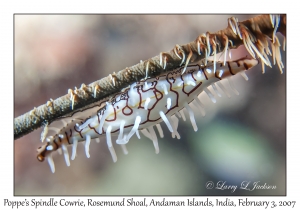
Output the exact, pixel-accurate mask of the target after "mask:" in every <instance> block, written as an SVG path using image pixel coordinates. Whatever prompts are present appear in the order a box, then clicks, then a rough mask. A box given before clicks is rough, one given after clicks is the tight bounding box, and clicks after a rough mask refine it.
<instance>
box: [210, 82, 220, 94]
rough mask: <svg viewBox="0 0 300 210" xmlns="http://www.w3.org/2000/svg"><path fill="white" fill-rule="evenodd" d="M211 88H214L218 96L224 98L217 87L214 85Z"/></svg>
mask: <svg viewBox="0 0 300 210" xmlns="http://www.w3.org/2000/svg"><path fill="white" fill-rule="evenodd" d="M211 86H212V88H213V89H214V91H215V92H216V93H217V95H218V96H219V97H222V95H221V93H220V92H219V91H218V89H217V87H216V85H215V84H214V83H213V84H212V85H211Z"/></svg>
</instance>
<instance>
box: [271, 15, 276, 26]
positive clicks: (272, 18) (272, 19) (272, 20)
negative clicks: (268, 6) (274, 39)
mask: <svg viewBox="0 0 300 210" xmlns="http://www.w3.org/2000/svg"><path fill="white" fill-rule="evenodd" d="M270 20H271V23H272V27H273V28H274V21H275V19H274V16H273V15H272V14H270Z"/></svg>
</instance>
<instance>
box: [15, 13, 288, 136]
mask: <svg viewBox="0 0 300 210" xmlns="http://www.w3.org/2000/svg"><path fill="white" fill-rule="evenodd" d="M239 24H241V25H242V26H246V28H247V29H248V31H249V32H251V33H252V34H253V35H254V36H255V37H259V36H261V35H266V36H268V37H270V38H271V39H272V36H273V32H274V28H273V25H272V23H271V21H270V16H269V15H259V16H256V17H254V18H251V19H249V20H246V21H243V22H239ZM277 31H278V32H280V33H281V34H283V35H284V36H285V35H286V15H280V24H279V26H278V29H277ZM206 37H207V38H206ZM228 40H229V41H230V43H231V44H228ZM242 44H244V43H243V40H241V39H240V37H239V34H235V33H234V32H233V30H232V27H230V25H228V27H227V28H225V29H223V30H220V31H218V32H216V33H209V32H207V33H206V35H205V36H203V35H202V36H199V37H197V39H196V40H195V41H193V42H190V43H188V44H185V45H180V46H179V45H176V46H175V47H174V49H172V50H171V51H169V52H163V53H162V54H161V55H163V59H165V60H166V63H165V65H161V56H160V55H158V56H155V57H153V58H150V59H148V60H145V61H143V62H141V63H139V64H136V65H134V66H132V67H126V68H125V69H123V70H121V71H119V72H117V73H114V74H112V75H109V76H107V77H105V78H102V79H100V80H98V81H95V82H93V83H91V84H89V85H87V86H85V85H82V86H81V88H80V89H77V90H69V93H68V94H67V95H65V96H62V97H60V98H57V99H55V100H53V101H48V102H47V103H46V104H44V105H41V106H39V107H37V108H34V109H33V110H31V111H29V112H27V113H25V114H23V115H21V116H19V117H17V118H15V120H14V139H18V138H20V137H21V136H23V135H26V134H28V133H30V132H31V131H33V130H35V129H37V128H39V127H41V126H43V125H45V124H47V123H48V124H50V123H51V122H53V121H54V120H56V119H58V118H59V117H62V116H65V115H70V114H72V113H73V112H74V111H75V110H80V109H82V108H84V107H86V106H88V105H90V104H92V103H94V102H97V101H101V100H105V99H107V98H108V97H110V96H112V95H113V94H115V93H117V92H119V91H121V90H122V89H123V88H125V87H127V86H128V85H131V84H132V83H134V82H137V81H140V80H142V79H144V78H145V77H146V75H147V76H148V77H156V76H158V75H161V74H164V73H166V72H170V71H172V70H174V69H176V68H178V67H179V66H180V65H182V64H184V63H186V62H196V61H199V60H202V59H205V58H206V53H205V52H206V50H207V51H208V52H210V53H209V55H211V53H212V52H213V50H215V52H216V53H219V52H222V51H223V50H224V48H225V47H226V46H228V47H229V48H237V47H239V46H240V45H242ZM199 49H200V52H201V55H199V53H198V50H199ZM188 59H189V60H188ZM147 66H148V70H147V71H146V69H147Z"/></svg>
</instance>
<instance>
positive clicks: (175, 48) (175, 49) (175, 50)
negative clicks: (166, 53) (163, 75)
mask: <svg viewBox="0 0 300 210" xmlns="http://www.w3.org/2000/svg"><path fill="white" fill-rule="evenodd" d="M177 46H179V45H176V46H175V47H174V52H175V55H176V56H177V57H178V58H179V59H181V57H180V56H179V55H178V53H177Z"/></svg>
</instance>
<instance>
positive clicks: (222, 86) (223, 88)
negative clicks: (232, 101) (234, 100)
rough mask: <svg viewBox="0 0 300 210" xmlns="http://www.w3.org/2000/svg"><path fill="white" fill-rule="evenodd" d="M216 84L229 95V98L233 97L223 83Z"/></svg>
mask: <svg viewBox="0 0 300 210" xmlns="http://www.w3.org/2000/svg"><path fill="white" fill-rule="evenodd" d="M216 84H217V85H218V86H219V88H221V89H222V90H223V92H224V93H225V94H226V95H227V97H228V98H230V97H231V95H230V93H229V92H228V91H227V89H226V88H225V87H224V85H223V84H222V82H221V81H219V82H217V83H216Z"/></svg>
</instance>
